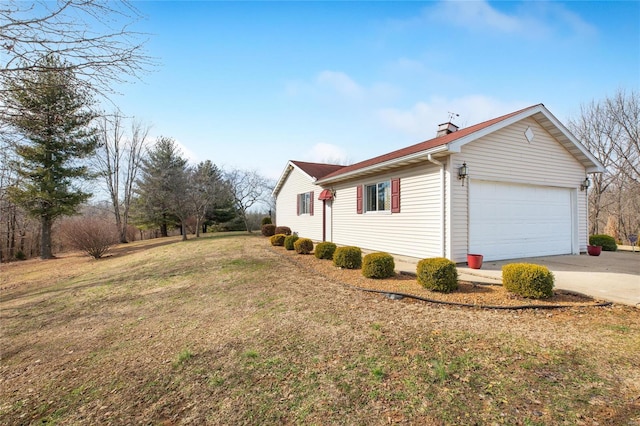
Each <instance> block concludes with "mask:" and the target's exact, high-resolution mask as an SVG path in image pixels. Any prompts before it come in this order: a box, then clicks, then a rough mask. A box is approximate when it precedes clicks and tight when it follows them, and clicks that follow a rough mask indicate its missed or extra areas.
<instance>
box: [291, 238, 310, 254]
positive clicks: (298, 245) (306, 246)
mask: <svg viewBox="0 0 640 426" xmlns="http://www.w3.org/2000/svg"><path fill="white" fill-rule="evenodd" d="M293 248H294V249H295V250H296V253H298V254H309V253H311V252H312V251H313V241H311V240H310V239H309V238H299V239H298V240H296V242H294V243H293Z"/></svg>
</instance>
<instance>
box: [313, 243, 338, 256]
mask: <svg viewBox="0 0 640 426" xmlns="http://www.w3.org/2000/svg"><path fill="white" fill-rule="evenodd" d="M335 251H336V245H335V244H334V243H331V242H329V241H324V242H322V243H318V244H317V245H316V251H315V252H314V253H313V254H314V255H315V257H317V258H318V259H328V260H331V259H333V253H334V252H335Z"/></svg>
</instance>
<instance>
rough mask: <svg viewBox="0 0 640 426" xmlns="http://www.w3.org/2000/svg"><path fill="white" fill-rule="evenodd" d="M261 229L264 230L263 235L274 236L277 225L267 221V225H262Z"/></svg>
mask: <svg viewBox="0 0 640 426" xmlns="http://www.w3.org/2000/svg"><path fill="white" fill-rule="evenodd" d="M260 231H261V232H262V235H264V236H265V237H272V236H274V235H275V234H276V226H275V225H272V224H270V223H267V224H265V225H262V227H261V228H260Z"/></svg>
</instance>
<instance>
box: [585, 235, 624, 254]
mask: <svg viewBox="0 0 640 426" xmlns="http://www.w3.org/2000/svg"><path fill="white" fill-rule="evenodd" d="M589 245H590V246H602V250H604V251H616V250H618V245H617V244H616V240H615V239H614V238H613V237H611V236H609V235H606V234H596V235H590V236H589Z"/></svg>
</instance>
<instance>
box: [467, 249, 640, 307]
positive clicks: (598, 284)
mask: <svg viewBox="0 0 640 426" xmlns="http://www.w3.org/2000/svg"><path fill="white" fill-rule="evenodd" d="M519 262H526V263H535V264H537V265H544V266H546V267H547V268H549V270H550V271H551V272H553V275H554V276H555V288H557V289H562V290H570V291H575V292H578V293H582V294H586V295H588V296H592V297H595V298H597V299H603V300H608V301H611V302H616V303H623V304H625V305H631V306H635V307H638V308H640V252H638V251H636V252H635V253H633V252H625V251H617V252H607V251H603V252H602V254H601V255H600V256H589V255H587V254H582V255H579V256H577V255H573V256H545V257H530V258H526V259H510V260H500V261H489V262H484V263H483V265H482V268H481V269H471V268H468V267H467V266H466V264H459V265H457V269H458V274H459V275H460V278H461V279H464V280H469V281H480V282H491V283H497V284H500V283H502V266H503V265H506V264H507V263H519Z"/></svg>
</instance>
